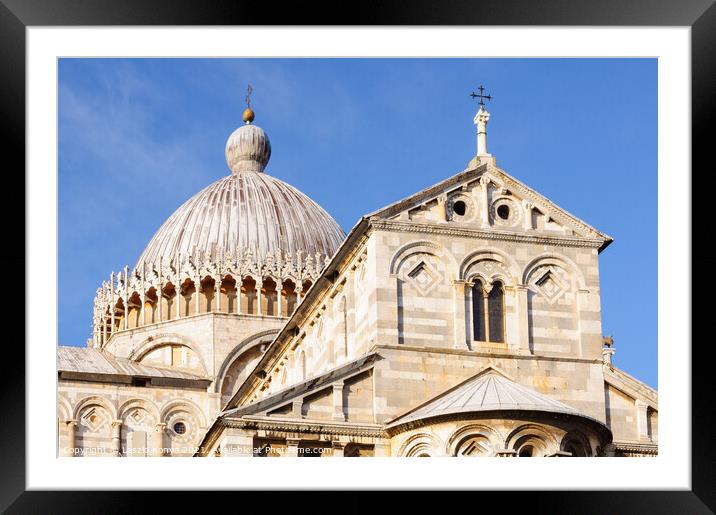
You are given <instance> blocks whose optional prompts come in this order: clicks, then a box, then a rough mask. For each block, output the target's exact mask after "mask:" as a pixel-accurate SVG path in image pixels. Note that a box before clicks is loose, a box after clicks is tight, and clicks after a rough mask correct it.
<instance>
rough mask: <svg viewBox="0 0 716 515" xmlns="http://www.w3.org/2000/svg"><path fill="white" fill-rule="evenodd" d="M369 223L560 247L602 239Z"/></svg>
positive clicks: (390, 228)
mask: <svg viewBox="0 0 716 515" xmlns="http://www.w3.org/2000/svg"><path fill="white" fill-rule="evenodd" d="M371 225H372V226H373V227H374V228H375V229H376V230H381V231H387V232H403V233H415V232H417V233H423V234H438V235H443V236H453V237H458V238H473V239H474V238H479V239H485V240H500V241H511V242H520V243H531V244H533V245H553V246H560V247H583V248H595V249H598V248H600V247H601V246H602V245H603V244H604V241H603V240H601V239H592V238H587V239H585V238H571V237H569V236H551V235H546V234H539V235H531V234H524V233H513V232H508V231H499V230H484V229H472V228H467V227H456V226H452V225H448V224H440V225H437V224H435V225H433V224H424V223H416V222H414V221H401V220H378V219H373V220H371Z"/></svg>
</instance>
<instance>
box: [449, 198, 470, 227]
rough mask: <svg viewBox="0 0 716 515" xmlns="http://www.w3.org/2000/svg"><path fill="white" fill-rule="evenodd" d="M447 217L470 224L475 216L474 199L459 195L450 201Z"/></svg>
mask: <svg viewBox="0 0 716 515" xmlns="http://www.w3.org/2000/svg"><path fill="white" fill-rule="evenodd" d="M447 215H448V218H449V219H450V220H457V221H460V222H469V221H471V220H472V219H473V217H474V216H475V206H474V205H473V201H472V199H470V198H469V197H468V196H466V195H464V194H462V193H458V194H456V195H454V196H452V197H450V198H449V199H448V204H447Z"/></svg>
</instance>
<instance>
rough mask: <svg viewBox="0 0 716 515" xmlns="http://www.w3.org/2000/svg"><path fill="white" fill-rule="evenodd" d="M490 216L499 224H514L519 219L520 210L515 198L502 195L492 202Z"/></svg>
mask: <svg viewBox="0 0 716 515" xmlns="http://www.w3.org/2000/svg"><path fill="white" fill-rule="evenodd" d="M490 218H492V220H493V221H494V222H495V223H496V224H497V225H502V226H507V227H509V226H513V225H515V224H516V223H517V222H518V221H519V218H520V210H519V209H518V207H517V203H516V202H515V201H514V200H512V199H511V198H508V197H501V198H498V199H497V200H495V201H494V202H493V203H492V206H491V207H490Z"/></svg>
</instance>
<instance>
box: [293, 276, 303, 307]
mask: <svg viewBox="0 0 716 515" xmlns="http://www.w3.org/2000/svg"><path fill="white" fill-rule="evenodd" d="M295 291H296V303H295V304H294V305H293V312H294V313H295V312H296V310H297V309H298V305H299V304H300V303H301V292H302V291H303V283H302V282H300V281H299V282H298V283H297V284H296V288H295Z"/></svg>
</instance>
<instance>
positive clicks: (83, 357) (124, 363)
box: [57, 346, 210, 381]
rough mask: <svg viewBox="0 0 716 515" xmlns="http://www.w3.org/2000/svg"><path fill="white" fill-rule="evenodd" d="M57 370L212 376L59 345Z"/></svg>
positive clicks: (124, 374) (132, 374)
mask: <svg viewBox="0 0 716 515" xmlns="http://www.w3.org/2000/svg"><path fill="white" fill-rule="evenodd" d="M57 371H58V372H72V373H81V374H103V375H114V376H139V377H162V378H171V379H187V380H204V381H208V380H210V378H208V377H205V376H201V375H198V374H192V373H191V372H185V371H182V370H178V369H176V368H164V367H156V366H151V365H145V364H143V363H137V362H135V361H130V360H129V359H127V358H118V357H116V356H112V355H111V354H109V353H107V352H102V351H100V350H97V349H93V348H90V347H67V346H59V347H57Z"/></svg>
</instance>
